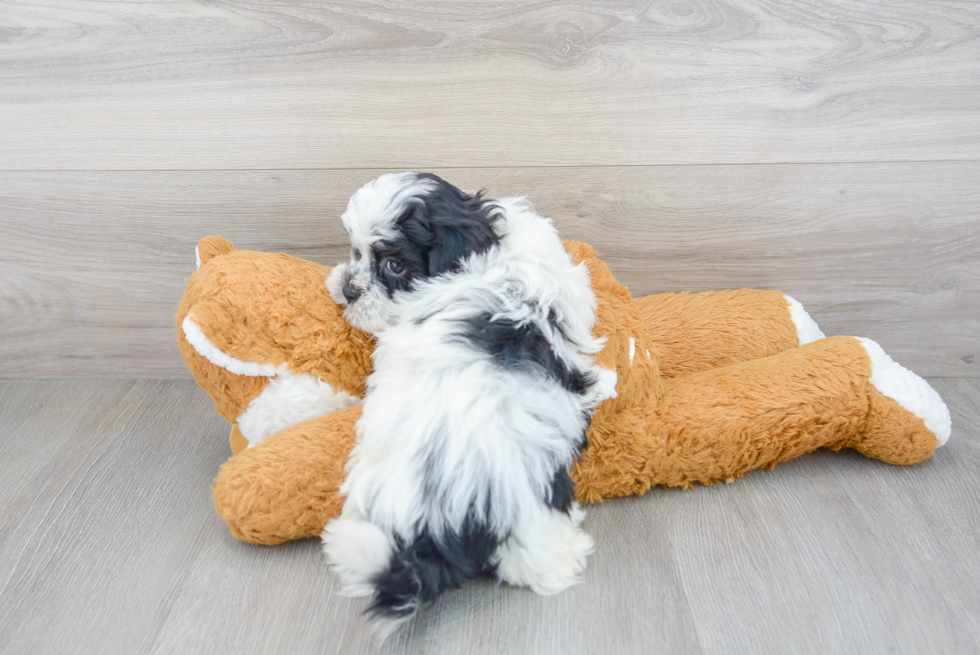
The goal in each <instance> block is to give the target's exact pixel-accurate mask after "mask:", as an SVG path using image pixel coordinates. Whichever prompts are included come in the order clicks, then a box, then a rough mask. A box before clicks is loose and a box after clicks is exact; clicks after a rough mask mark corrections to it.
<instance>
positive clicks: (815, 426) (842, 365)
mask: <svg viewBox="0 0 980 655" xmlns="http://www.w3.org/2000/svg"><path fill="white" fill-rule="evenodd" d="M868 344H873V342H864V341H862V340H859V339H855V338H853V337H834V338H831V339H822V340H820V341H817V342H814V343H812V344H809V345H807V346H803V347H801V348H798V349H795V350H791V351H787V352H784V353H781V354H779V355H775V356H773V357H769V358H766V359H763V360H758V361H755V362H747V363H744V364H737V365H734V366H732V367H729V368H727V369H720V370H717V371H709V372H706V373H701V374H698V375H693V376H691V377H689V378H686V379H684V380H676V381H673V383H672V384H669V385H668V386H667V389H666V393H665V396H664V398H663V401H662V404H661V411H660V419H661V421H662V423H663V425H664V433H665V435H664V436H665V441H664V443H663V446H662V447H661V453H662V457H660V458H659V466H658V467H657V469H656V471H655V474H654V475H655V478H656V480H657V483H658V484H666V485H668V486H685V485H688V484H690V483H691V482H695V481H696V482H713V481H717V480H730V479H732V478H735V477H740V476H741V475H742V474H744V473H745V472H746V471H751V470H753V469H758V468H762V467H769V468H772V467H773V466H775V465H776V464H777V463H779V462H782V461H785V460H787V459H791V458H793V457H797V456H799V455H802V454H804V453H807V452H810V451H812V450H815V449H817V448H820V447H822V446H828V447H831V448H840V447H853V448H855V449H857V450H858V451H860V452H862V453H864V454H865V455H868V456H870V457H875V458H878V459H882V460H883V461H886V462H888V463H890V464H917V463H919V462H921V461H922V460H924V459H926V458H928V457H929V456H931V455H932V452H933V450H934V449H935V448H936V446H937V445H940V443H941V442H942V441H944V440H945V438H946V436H948V434H949V414H948V411H947V410H946V409H945V405H944V404H943V403H942V400H940V399H939V396H938V394H936V392H935V391H934V390H932V388H931V387H929V386H928V384H926V383H925V381H924V380H922V379H921V378H919V377H918V376H916V375H914V374H913V373H911V372H910V371H907V370H905V369H901V367H898V365H897V364H894V362H892V361H891V360H890V359H888V357H887V355H885V354H884V353H883V352H880V350H881V349H880V348H877V344H874V348H877V351H876V352H872V357H869V351H873V350H874V349H873V348H871V347H870V346H869V345H868ZM898 369H901V370H900V371H899V370H898ZM896 390H898V393H897V396H898V397H897V398H896V397H892V398H889V397H888V395H889V394H892V395H893V396H895V395H896ZM920 400H922V401H924V402H920ZM923 408H925V411H924V412H923ZM917 411H918V412H919V413H920V416H917V415H916V412H917ZM944 413H945V419H944V418H943V414H944ZM923 419H925V420H923ZM930 428H932V429H930Z"/></svg>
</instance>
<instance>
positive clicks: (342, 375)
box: [176, 237, 950, 544]
mask: <svg viewBox="0 0 980 655" xmlns="http://www.w3.org/2000/svg"><path fill="white" fill-rule="evenodd" d="M565 245H566V249H567V250H568V252H569V253H570V254H571V256H572V258H573V260H574V261H576V262H584V263H585V264H586V266H588V268H589V270H590V272H591V277H592V286H593V290H594V291H595V295H596V298H597V300H598V320H597V323H596V328H595V330H596V334H597V336H604V337H606V339H607V341H606V345H605V348H604V349H603V350H602V351H601V352H600V353H599V355H598V356H597V361H598V364H599V365H601V366H603V367H604V368H610V369H615V370H616V372H617V373H618V376H619V377H618V383H617V397H616V398H613V399H610V400H607V401H605V402H603V403H602V404H601V405H600V406H599V407H598V409H597V410H596V412H595V414H594V416H593V419H592V424H591V426H590V428H589V432H588V437H589V446H588V449H587V450H586V451H585V453H584V454H583V456H582V458H581V460H580V461H579V462H578V463H577V464H576V466H575V469H574V470H573V471H572V479H573V480H574V481H575V484H576V494H577V496H578V498H579V500H582V501H585V502H597V501H599V500H602V499H603V498H610V497H614V496H626V495H631V494H641V493H644V492H645V491H646V490H647V489H649V488H650V487H651V486H653V485H662V486H667V487H691V486H692V485H693V484H694V483H701V484H712V483H713V482H717V481H726V482H731V481H733V480H734V479H736V478H739V477H741V476H742V475H743V474H745V473H746V472H747V471H751V470H754V469H758V468H762V467H768V468H772V467H774V466H775V465H776V464H777V463H779V462H782V461H785V460H787V459H790V458H793V457H797V456H799V455H802V454H804V453H807V452H810V451H812V450H815V449H817V448H820V447H826V448H831V449H834V450H838V449H840V448H844V447H847V448H853V449H855V450H857V451H858V452H861V453H863V454H864V455H867V456H869V457H874V458H876V459H880V460H882V461H884V462H888V463H890V464H916V463H919V462H921V461H923V460H924V459H926V458H928V457H929V456H930V455H932V452H933V450H934V449H935V448H936V447H937V446H941V445H942V444H944V443H945V442H946V440H947V439H948V438H949V434H950V417H949V411H948V410H947V408H946V406H945V405H944V404H943V402H942V400H941V399H940V397H939V395H938V394H937V393H936V392H935V391H934V390H933V389H932V388H931V387H930V386H929V385H928V384H927V383H926V382H925V381H924V380H922V379H921V378H919V377H918V376H916V375H915V374H914V373H912V372H911V371H908V370H907V369H904V368H902V367H901V366H899V365H898V364H896V363H895V362H893V361H892V360H891V359H890V358H889V357H888V356H887V355H886V354H885V353H884V352H883V351H882V350H881V348H880V347H879V346H878V345H877V344H876V343H874V342H873V341H869V340H867V339H857V338H854V337H843V336H841V337H831V338H823V334H822V333H820V331H819V329H818V328H817V326H816V324H815V323H814V322H813V321H812V320H811V319H810V318H809V316H807V314H806V312H805V311H804V310H803V308H802V306H800V304H799V303H797V302H796V301H795V300H793V299H792V298H789V297H788V296H786V295H784V294H783V293H781V292H779V291H758V290H739V291H722V292H708V293H701V294H689V293H680V294H676V293H670V294H658V295H652V296H646V297H644V298H637V299H634V298H632V297H631V296H630V294H629V291H628V290H627V289H626V287H624V286H623V285H621V284H619V283H618V282H617V281H616V280H615V278H613V276H612V273H611V272H610V271H609V269H608V268H607V267H606V265H605V264H604V263H603V262H602V260H600V259H599V258H598V256H597V255H596V253H595V251H594V250H593V249H592V248H591V247H589V246H587V245H584V244H581V243H575V242H571V241H569V242H566V244H565ZM329 272H330V269H329V268H327V267H324V266H320V265H318V264H315V263H312V262H309V261H304V260H302V259H297V258H295V257H291V256H289V255H285V254H271V253H262V252H254V251H239V250H235V248H234V246H233V245H232V244H231V242H229V241H227V240H225V239H222V238H221V237H206V238H205V239H203V240H201V242H200V243H199V244H198V270H197V272H196V273H195V274H194V276H193V278H192V279H191V280H190V282H189V283H188V288H187V291H186V292H185V294H184V298H183V300H182V302H181V304H180V308H179V310H178V312H177V317H176V323H177V334H178V341H179V345H180V350H181V353H182V354H183V356H184V360H185V361H186V363H187V366H188V367H189V368H190V370H191V372H192V373H193V375H194V377H195V379H196V380H197V382H198V384H200V385H201V386H202V387H203V388H204V389H205V390H206V391H207V392H208V393H209V394H210V395H211V397H212V398H213V399H214V403H215V409H216V410H217V411H218V413H219V414H221V415H222V416H224V417H225V418H226V419H227V420H228V421H229V422H230V423H231V424H232V429H231V437H230V441H231V447H232V451H233V452H234V453H235V455H234V456H233V457H231V458H230V459H229V460H228V461H227V462H226V463H225V464H224V465H223V466H222V467H221V470H220V471H219V473H218V476H217V478H216V479H215V481H214V486H213V487H212V490H213V494H214V501H215V508H216V510H217V512H218V515H219V516H220V517H221V518H222V519H224V520H225V521H226V522H227V523H228V525H229V527H230V528H231V532H232V534H234V535H235V536H236V537H238V538H240V539H244V540H245V541H250V542H253V543H261V544H277V543H281V542H284V541H288V540H291V539H301V538H304V537H314V536H318V535H319V534H320V533H321V532H322V530H323V527H324V525H325V524H326V523H327V521H328V520H329V519H330V518H332V517H334V516H336V515H338V514H339V513H340V509H341V507H342V506H343V498H342V497H341V496H340V494H339V493H338V488H339V486H340V484H341V482H342V481H343V479H344V464H345V462H346V460H347V455H348V453H349V452H350V450H351V448H352V447H353V445H354V440H355V431H354V427H355V423H356V422H357V419H358V417H359V416H360V407H359V405H358V403H359V397H360V396H361V395H362V394H363V392H364V383H365V379H366V378H367V376H368V374H369V373H370V370H371V358H370V353H371V342H370V338H369V336H368V335H366V334H364V333H361V332H358V331H357V330H354V329H353V328H351V327H350V326H348V325H347V323H346V322H345V321H344V319H343V316H342V314H341V310H340V308H339V307H338V306H337V305H336V304H335V303H334V302H333V301H332V300H331V299H330V297H329V295H328V293H327V290H326V287H325V284H324V282H325V280H326V278H327V275H328V274H329Z"/></svg>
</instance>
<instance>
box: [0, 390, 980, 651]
mask: <svg viewBox="0 0 980 655" xmlns="http://www.w3.org/2000/svg"><path fill="white" fill-rule="evenodd" d="M932 382H933V384H934V385H935V386H936V387H937V388H938V390H939V391H940V393H941V394H942V395H943V397H944V398H945V399H946V400H947V402H948V403H949V405H950V407H951V410H952V414H953V421H954V430H953V436H952V439H951V440H950V443H949V444H948V446H947V447H945V448H943V449H941V450H940V451H938V452H937V454H936V456H935V457H933V458H932V459H931V460H929V461H927V462H926V463H924V464H922V465H920V466H917V467H912V468H897V467H891V466H887V465H884V464H880V463H878V462H876V461H872V460H868V459H865V458H863V457H861V456H860V455H857V454H855V453H852V452H841V453H832V452H829V451H821V452H817V453H813V454H810V455H807V456H805V457H802V458H799V459H797V460H794V461H791V462H788V463H786V464H783V465H781V466H779V467H778V468H776V469H775V470H774V471H760V472H756V473H752V474H750V475H748V476H747V477H746V478H745V479H744V480H743V481H741V482H739V483H737V484H733V485H728V486H726V485H716V486H714V487H711V488H700V489H697V490H694V491H665V490H653V491H651V492H650V493H648V494H647V495H646V496H643V497H640V498H631V499H622V500H617V501H611V502H607V503H604V504H602V505H598V506H593V507H591V509H590V510H589V515H588V518H587V519H586V525H587V528H588V530H589V531H590V532H591V533H592V534H593V536H594V537H595V539H596V543H597V552H596V554H595V555H594V556H593V557H592V559H591V560H590V563H589V569H588V573H587V575H586V578H585V582H584V583H583V584H582V585H580V586H578V587H576V588H574V589H572V590H570V591H567V592H565V593H562V594H559V595H557V596H552V597H547V598H545V597H538V596H535V595H534V594H532V593H530V592H528V591H526V590H523V589H515V588H511V587H506V586H497V585H495V584H492V583H490V582H479V583H473V584H470V585H468V586H467V587H465V588H464V589H463V590H461V591H458V592H454V593H450V594H447V595H446V596H444V597H443V598H441V599H440V600H439V601H438V602H437V603H436V604H434V605H433V606H431V607H429V608H428V609H427V610H426V611H425V612H424V613H423V614H422V615H421V617H420V619H419V620H418V622H417V623H416V624H415V625H414V626H413V627H412V628H411V629H409V630H406V631H405V633H404V634H401V635H399V636H398V637H397V638H395V639H393V640H392V641H391V642H389V643H388V644H386V645H385V646H384V648H383V649H382V650H381V651H380V652H384V653H446V654H453V655H466V654H469V653H535V654H547V653H560V654H562V655H573V654H576V653H659V652H663V653H704V654H716V653H719V654H720V653H747V654H753V655H755V654H760V653H975V652H980V557H978V553H980V485H978V484H977V480H978V479H980V428H978V425H980V380H976V379H937V380H932ZM226 433H227V425H226V424H225V423H224V421H222V420H221V419H220V418H219V417H218V416H217V415H216V414H215V413H214V411H213V408H212V407H211V404H210V401H209V400H208V399H207V397H206V396H205V394H204V393H203V392H202V391H201V390H200V389H198V388H197V387H196V386H195V385H194V384H193V383H190V382H187V381H183V380H171V381H146V380H144V381H111V380H99V381H81V380H74V381H53V380H49V381H37V380H34V381H7V382H2V383H0V435H2V438H0V481H2V484H0V652H2V653H5V654H6V653H11V654H14V653H16V654H20V653H45V654H53V653H98V654H106V655H108V654H112V653H125V654H130V653H160V654H169V653H236V654H244V653H285V652H290V653H343V654H355V653H368V652H378V651H377V648H376V647H375V645H374V644H373V643H372V641H371V640H370V639H369V638H368V636H367V633H366V631H365V629H364V625H363V623H362V618H361V615H360V612H361V610H362V609H363V601H358V600H353V601H352V600H349V599H345V598H340V597H339V596H338V595H337V584H336V582H335V580H334V578H333V576H332V574H331V573H330V572H329V571H328V569H327V567H326V566H325V563H324V558H323V557H322V555H321V554H320V553H319V551H318V548H317V543H316V542H315V541H305V542H298V543H292V544H287V545H283V546H276V547H260V546H252V545H249V544H245V543H242V542H238V541H236V540H235V539H233V538H232V537H231V536H230V535H229V534H228V532H227V530H226V528H225V527H224V524H223V523H221V521H220V520H219V519H218V518H217V517H216V516H215V515H214V512H213V509H212V506H211V502H210V497H209V490H208V485H209V483H210V480H211V478H212V477H213V475H214V474H215V472H216V470H217V468H218V466H220V464H221V462H222V461H223V460H224V459H225V457H226V456H227V455H228V452H227V444H226V440H225V439H226Z"/></svg>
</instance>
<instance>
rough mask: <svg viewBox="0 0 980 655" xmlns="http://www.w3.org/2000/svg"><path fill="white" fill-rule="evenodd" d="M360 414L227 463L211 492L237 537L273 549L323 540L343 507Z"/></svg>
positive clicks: (352, 412)
mask: <svg viewBox="0 0 980 655" xmlns="http://www.w3.org/2000/svg"><path fill="white" fill-rule="evenodd" d="M360 416H361V408H360V406H357V407H350V408H348V409H342V410H338V411H336V412H331V413H330V414H327V415H326V416H321V417H320V418H317V419H313V420H311V421H306V422H304V423H299V424H297V425H294V426H293V427H291V428H289V429H287V430H283V431H282V432H280V433H278V434H275V435H273V436H271V437H269V438H268V439H266V440H265V441H263V442H262V443H260V444H259V445H257V446H255V447H253V448H249V449H248V450H245V451H243V452H241V453H239V454H238V455H235V456H234V457H232V458H231V459H229V460H228V461H227V462H225V463H224V464H223V465H222V467H221V470H220V471H218V476H217V477H216V478H215V480H214V486H212V487H211V492H212V495H213V497H214V507H215V510H216V511H217V513H218V516H220V517H221V518H222V519H223V520H224V521H226V522H227V523H228V527H229V528H230V529H231V533H232V534H233V535H234V536H235V537H237V538H239V539H242V540H244V541H250V542H252V543H257V544H267V545H272V544H279V543H282V542H284V541H290V540H292V539H304V538H307V537H317V536H319V535H320V533H321V532H322V531H323V526H324V525H326V523H327V521H328V520H330V519H331V518H333V517H335V516H338V515H339V514H340V510H341V509H342V507H343V504H344V499H343V497H341V495H340V493H339V488H340V484H341V482H343V480H344V463H345V462H346V461H347V456H348V454H350V451H351V449H352V448H353V447H354V440H355V436H354V424H355V423H356V422H357V419H358V418H359V417H360Z"/></svg>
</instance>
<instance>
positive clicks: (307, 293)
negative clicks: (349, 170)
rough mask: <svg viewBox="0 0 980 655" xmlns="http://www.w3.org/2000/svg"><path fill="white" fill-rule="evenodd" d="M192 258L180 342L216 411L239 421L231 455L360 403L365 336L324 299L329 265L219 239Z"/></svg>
mask: <svg viewBox="0 0 980 655" xmlns="http://www.w3.org/2000/svg"><path fill="white" fill-rule="evenodd" d="M197 251H198V260H199V262H198V270H197V272H195V274H194V277H193V278H192V279H191V281H190V283H189V285H188V289H187V292H186V293H185V294H184V298H183V300H182V301H181V304H180V307H179V309H178V311H177V317H176V322H177V334H178V343H179V346H180V350H181V353H182V354H183V356H184V360H185V361H186V362H187V365H188V367H189V368H190V370H191V373H192V374H193V375H194V378H195V379H196V380H197V382H198V384H200V385H201V386H202V387H203V388H205V389H207V390H208V392H209V393H210V394H211V397H212V398H213V399H214V404H215V409H216V410H217V411H218V413H219V414H221V415H222V416H223V417H224V418H225V419H227V420H228V421H230V422H231V423H233V424H235V426H236V428H237V430H234V429H233V431H232V448H233V450H234V451H236V452H237V451H239V450H241V449H242V447H244V446H246V445H248V444H251V445H255V444H258V443H260V442H261V441H262V440H263V439H265V438H266V437H268V436H269V435H271V434H274V433H276V432H279V431H280V430H282V429H284V428H286V427H289V426H290V425H294V424H296V423H298V422H301V421H304V420H308V419H311V418H316V417H317V416H322V415H323V414H326V413H327V412H331V411H333V410H336V409H341V408H344V407H349V406H351V405H354V404H356V403H357V402H358V396H360V395H361V394H362V393H363V392H364V382H365V380H366V378H367V375H368V372H369V369H370V365H371V361H370V350H371V348H370V343H369V341H368V338H369V337H368V336H367V335H366V334H364V333H362V332H359V331H357V330H355V329H353V328H351V327H350V326H349V325H348V324H347V323H346V321H344V317H343V315H342V314H341V309H340V308H339V307H338V306H337V305H336V304H335V303H334V302H333V301H332V300H331V299H330V296H329V294H328V293H327V289H326V286H325V280H326V278H327V276H328V275H329V273H330V269H329V268H327V267H325V266H321V265H319V264H315V263H313V262H309V261H305V260H302V259H297V258H296V257H290V256H289V255H284V254H281V253H277V254H274V253H262V252H253V251H237V250H235V247H234V245H233V244H232V243H231V242H230V241H228V240H227V239H223V238H221V237H206V238H204V239H202V240H201V242H200V243H199V244H198V249H197ZM242 438H244V441H242ZM246 442H247V443H246Z"/></svg>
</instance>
